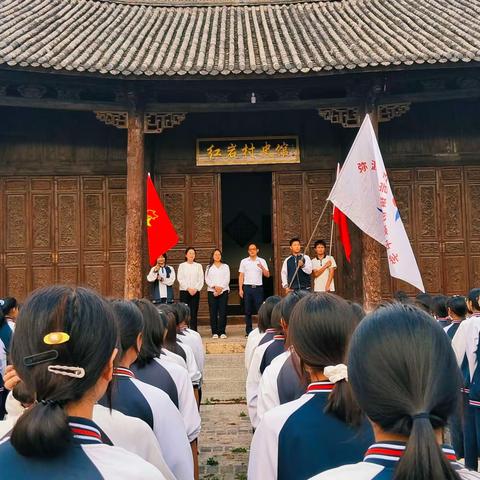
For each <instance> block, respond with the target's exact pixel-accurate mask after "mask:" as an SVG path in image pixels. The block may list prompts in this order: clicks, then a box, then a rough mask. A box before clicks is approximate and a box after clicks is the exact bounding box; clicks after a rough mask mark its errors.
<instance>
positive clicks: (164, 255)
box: [157, 253, 168, 265]
mask: <svg viewBox="0 0 480 480" xmlns="http://www.w3.org/2000/svg"><path fill="white" fill-rule="evenodd" d="M160 257H163V258H164V259H165V265H166V264H167V259H168V257H167V254H166V253H161V254H160V255H159V256H158V257H157V260H158V259H159V258H160Z"/></svg>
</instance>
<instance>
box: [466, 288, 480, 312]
mask: <svg viewBox="0 0 480 480" xmlns="http://www.w3.org/2000/svg"><path fill="white" fill-rule="evenodd" d="M467 300H469V301H470V302H472V307H473V308H474V309H475V310H477V311H479V310H480V303H479V300H480V288H472V289H471V290H470V291H469V292H468V297H467Z"/></svg>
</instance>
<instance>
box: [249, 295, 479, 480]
mask: <svg viewBox="0 0 480 480" xmlns="http://www.w3.org/2000/svg"><path fill="white" fill-rule="evenodd" d="M479 300H480V289H474V290H472V291H471V292H470V293H469V295H468V297H467V298H465V297H461V296H454V297H451V298H447V297H445V296H443V295H438V296H434V297H431V296H429V295H427V294H420V295H418V296H417V297H416V298H415V299H410V298H409V297H408V296H407V295H405V294H404V293H402V292H397V294H396V301H394V302H393V303H384V304H382V305H380V306H379V307H378V308H377V309H376V310H375V311H374V312H372V313H370V314H369V315H368V316H365V312H364V311H363V309H362V307H361V306H360V305H358V304H355V303H351V302H348V301H346V300H344V299H342V298H340V297H338V296H336V295H334V294H325V293H313V294H312V293H309V292H308V291H305V290H298V291H294V292H292V293H290V294H289V295H287V296H286V297H283V298H279V297H270V298H268V299H267V300H266V301H265V303H264V304H263V305H262V307H261V309H260V311H259V327H258V329H256V330H254V331H253V332H252V334H251V335H250V336H249V338H248V341H247V346H246V350H245V367H246V369H247V382H246V391H247V403H248V412H249V417H250V421H251V424H252V428H253V431H254V435H253V439H252V444H251V448H250V458H249V465H248V478H249V479H251V480H263V479H272V480H274V479H279V480H282V479H285V480H287V479H288V480H291V479H298V480H300V479H310V478H315V479H332V480H333V479H335V480H340V479H342V480H352V479H355V480H370V479H377V480H380V479H381V480H390V479H392V480H407V479H411V480H427V479H435V480H437V479H439V480H443V479H457V480H458V479H460V478H461V479H474V478H480V474H478V473H477V472H476V470H477V460H478V456H479V452H480V366H478V359H477V355H478V353H477V350H478V342H479V336H480V304H479ZM279 345H281V346H282V347H283V348H279ZM452 346H453V348H452ZM459 367H461V369H460V368H459ZM446 439H449V440H450V441H452V442H453V444H454V448H453V447H450V446H448V445H446V444H445V440H446ZM463 458H464V465H463V464H462V463H459V462H457V460H459V459H463Z"/></svg>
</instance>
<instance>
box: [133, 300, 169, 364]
mask: <svg viewBox="0 0 480 480" xmlns="http://www.w3.org/2000/svg"><path fill="white" fill-rule="evenodd" d="M132 302H133V303H134V304H135V305H136V306H137V307H138V309H139V310H140V312H141V314H142V317H143V331H142V334H143V335H142V348H141V349H140V352H139V353H138V357H137V361H136V362H135V365H137V366H138V368H143V367H145V366H146V365H148V364H149V363H151V362H152V361H153V359H154V358H156V357H158V356H160V353H161V351H162V344H163V334H164V332H165V326H164V323H163V321H162V316H164V315H165V314H164V313H163V312H160V311H158V310H157V309H156V308H155V307H154V306H153V304H152V303H151V302H150V301H149V300H147V299H145V298H142V299H140V300H132ZM165 322H166V320H165Z"/></svg>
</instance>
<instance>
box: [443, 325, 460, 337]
mask: <svg viewBox="0 0 480 480" xmlns="http://www.w3.org/2000/svg"><path fill="white" fill-rule="evenodd" d="M461 323H462V320H460V321H458V322H457V321H455V322H452V323H451V324H450V325H448V326H446V327H445V328H444V329H443V330H444V331H445V333H446V334H447V337H448V338H449V339H450V340H452V338H453V337H454V336H455V334H456V333H457V330H458V327H459V326H460V324H461Z"/></svg>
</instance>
